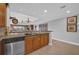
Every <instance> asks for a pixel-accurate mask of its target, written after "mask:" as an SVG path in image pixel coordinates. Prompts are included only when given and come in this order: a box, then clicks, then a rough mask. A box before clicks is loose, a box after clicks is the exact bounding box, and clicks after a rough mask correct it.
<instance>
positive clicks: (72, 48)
mask: <svg viewBox="0 0 79 59" xmlns="http://www.w3.org/2000/svg"><path fill="white" fill-rule="evenodd" d="M78 54H79V46H76V45H71V44H67V43H64V42H60V41H56V40H53V45H52V46H49V45H47V46H45V47H43V48H40V49H38V50H36V51H34V52H32V53H30V54H29V55H78Z"/></svg>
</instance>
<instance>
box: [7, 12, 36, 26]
mask: <svg viewBox="0 0 79 59" xmlns="http://www.w3.org/2000/svg"><path fill="white" fill-rule="evenodd" d="M8 16H9V17H10V16H11V17H15V18H16V19H18V24H19V25H26V24H27V19H28V17H29V20H30V21H31V23H34V21H35V20H36V18H34V17H31V16H28V15H24V14H21V13H17V12H10V11H9V13H8ZM8 16H7V17H8ZM9 17H8V19H7V26H10V24H12V19H9Z"/></svg>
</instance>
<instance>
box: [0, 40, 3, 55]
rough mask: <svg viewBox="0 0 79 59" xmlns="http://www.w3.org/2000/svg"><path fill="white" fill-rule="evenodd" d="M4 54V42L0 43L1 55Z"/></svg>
mask: <svg viewBox="0 0 79 59" xmlns="http://www.w3.org/2000/svg"><path fill="white" fill-rule="evenodd" d="M3 54H4V42H3V41H0V55H3Z"/></svg>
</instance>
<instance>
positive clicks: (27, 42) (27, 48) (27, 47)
mask: <svg viewBox="0 0 79 59" xmlns="http://www.w3.org/2000/svg"><path fill="white" fill-rule="evenodd" d="M32 45H33V38H32V37H31V36H26V37H25V54H27V53H30V52H32V51H33V46H32Z"/></svg>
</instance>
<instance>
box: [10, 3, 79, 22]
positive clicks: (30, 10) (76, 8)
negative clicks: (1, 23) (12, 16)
mask: <svg viewBox="0 0 79 59" xmlns="http://www.w3.org/2000/svg"><path fill="white" fill-rule="evenodd" d="M9 7H10V11H14V12H19V13H22V14H24V15H29V16H32V17H35V18H38V20H36V21H35V22H38V23H43V22H48V21H50V20H56V19H60V18H63V17H68V16H73V15H77V14H79V4H78V3H10V4H9ZM44 10H45V11H44Z"/></svg>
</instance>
